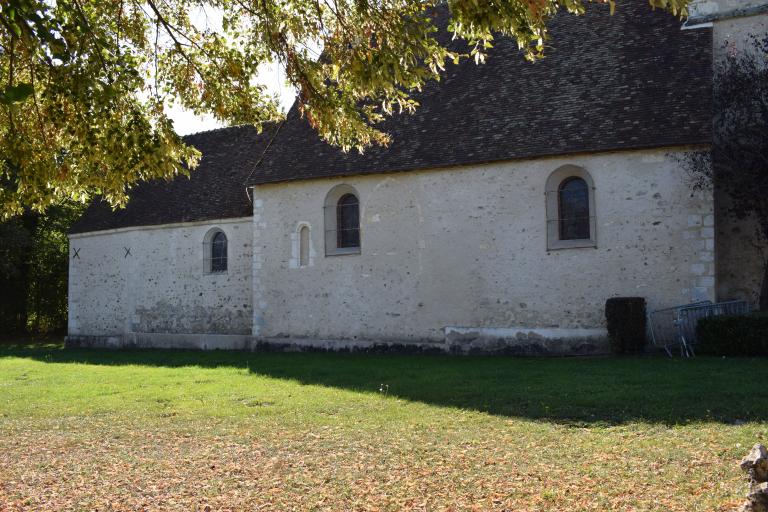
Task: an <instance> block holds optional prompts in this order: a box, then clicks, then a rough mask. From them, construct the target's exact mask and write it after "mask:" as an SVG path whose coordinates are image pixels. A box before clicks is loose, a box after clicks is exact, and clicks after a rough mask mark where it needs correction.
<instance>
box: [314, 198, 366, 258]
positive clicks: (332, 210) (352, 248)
mask: <svg viewBox="0 0 768 512" xmlns="http://www.w3.org/2000/svg"><path fill="white" fill-rule="evenodd" d="M360 208H361V204H360V194H358V192H357V190H355V189H354V187H352V186H350V185H346V184H342V185H337V186H335V187H333V188H332V189H331V190H330V192H328V195H327V196H326V197H325V203H324V208H323V209H324V215H323V216H324V221H325V226H324V228H325V255H326V256H336V255H341V254H360V247H361V230H360V218H361V215H360V214H361V212H360Z"/></svg>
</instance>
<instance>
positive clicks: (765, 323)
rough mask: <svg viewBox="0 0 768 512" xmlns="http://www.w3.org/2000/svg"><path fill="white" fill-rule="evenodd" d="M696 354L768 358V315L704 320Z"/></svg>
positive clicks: (759, 314) (725, 316) (700, 327)
mask: <svg viewBox="0 0 768 512" xmlns="http://www.w3.org/2000/svg"><path fill="white" fill-rule="evenodd" d="M696 339H697V340H698V347H697V352H698V353H700V354H709V355H714V356H768V314H766V313H753V314H750V315H733V316H731V315H723V316H712V317H709V318H702V319H701V320H699V323H698V325H697V326H696Z"/></svg>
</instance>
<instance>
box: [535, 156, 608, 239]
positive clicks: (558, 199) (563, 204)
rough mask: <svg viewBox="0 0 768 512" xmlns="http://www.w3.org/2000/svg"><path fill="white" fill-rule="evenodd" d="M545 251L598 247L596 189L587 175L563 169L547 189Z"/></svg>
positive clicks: (552, 176) (572, 167)
mask: <svg viewBox="0 0 768 512" xmlns="http://www.w3.org/2000/svg"><path fill="white" fill-rule="evenodd" d="M546 201H547V249H549V250H552V249H572V248H578V247H597V234H596V229H595V228H596V225H597V223H596V222H595V185H594V183H593V181H592V177H591V176H590V175H589V173H588V172H587V171H586V170H585V169H583V168H581V167H578V166H575V165H563V166H562V167H559V168H558V169H556V170H555V171H554V172H553V173H552V174H550V175H549V178H548V179H547V185H546Z"/></svg>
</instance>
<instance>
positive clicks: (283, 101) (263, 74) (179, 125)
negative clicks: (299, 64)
mask: <svg viewBox="0 0 768 512" xmlns="http://www.w3.org/2000/svg"><path fill="white" fill-rule="evenodd" d="M258 81H259V82H260V83H263V84H264V85H266V86H267V88H268V90H269V92H270V93H277V95H278V96H279V98H280V107H281V108H282V109H283V111H284V112H287V111H288V109H289V108H291V105H292V104H293V99H294V97H295V96H296V93H295V92H294V90H293V89H292V88H290V87H287V86H286V85H285V80H284V75H283V74H282V73H281V72H280V70H279V69H278V67H277V66H275V65H270V66H265V68H264V70H263V71H260V72H259V80H258ZM169 115H170V117H171V119H173V126H174V128H176V133H178V134H179V135H188V134H190V133H197V132H204V131H206V130H213V129H215V128H221V127H222V126H224V125H222V124H221V123H219V122H218V121H216V120H215V119H214V118H213V116H196V115H195V114H193V113H192V112H190V111H188V110H184V109H183V108H181V107H179V106H178V105H174V106H173V107H171V109H170V110H169Z"/></svg>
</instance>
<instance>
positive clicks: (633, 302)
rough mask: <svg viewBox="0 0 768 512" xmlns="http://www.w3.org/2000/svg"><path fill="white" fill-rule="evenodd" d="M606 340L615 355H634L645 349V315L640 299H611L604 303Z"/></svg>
mask: <svg viewBox="0 0 768 512" xmlns="http://www.w3.org/2000/svg"><path fill="white" fill-rule="evenodd" d="M605 319H606V321H607V325H608V339H609V341H610V342H611V349H612V350H613V352H614V353H616V354H634V353H638V352H642V350H643V348H644V347H645V342H646V339H645V333H646V325H645V322H646V315H645V299H644V298H642V297H613V298H610V299H608V300H607V301H606V302H605Z"/></svg>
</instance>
